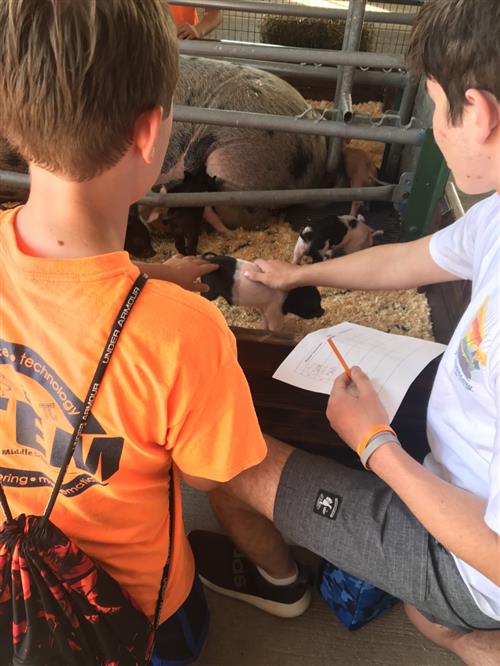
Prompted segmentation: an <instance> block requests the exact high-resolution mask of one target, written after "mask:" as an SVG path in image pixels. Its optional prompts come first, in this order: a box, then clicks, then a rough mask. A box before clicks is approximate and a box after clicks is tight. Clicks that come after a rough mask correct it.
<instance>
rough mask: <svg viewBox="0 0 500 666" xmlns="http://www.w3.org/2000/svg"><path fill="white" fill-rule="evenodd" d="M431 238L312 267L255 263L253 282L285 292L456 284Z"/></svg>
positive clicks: (268, 262)
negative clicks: (437, 257) (439, 261)
mask: <svg viewBox="0 0 500 666" xmlns="http://www.w3.org/2000/svg"><path fill="white" fill-rule="evenodd" d="M430 239H431V236H426V237H424V238H419V239H418V240H416V241H411V242H409V243H391V244H387V245H378V246H377V247H371V248H369V249H367V250H363V251H361V252H354V253H353V254H349V255H346V256H344V257H338V258H336V259H330V260H328V261H321V262H318V263H315V264H304V265H302V266H295V265H292V264H288V263H286V262H284V261H273V260H272V261H266V260H264V259H257V260H256V262H255V263H256V264H257V265H258V266H259V268H260V269H261V271H262V273H257V274H254V275H253V276H252V279H253V280H255V281H256V282H262V283H263V284H265V285H267V286H269V287H272V288H274V289H282V290H284V291H288V290H290V289H293V288H294V287H301V286H309V285H311V286H317V287H336V288H338V289H366V290H374V289H408V288H410V287H420V286H422V285H425V284H434V283H436V282H448V281H451V280H457V279H458V278H457V276H456V275H453V274H451V273H448V272H447V271H445V270H444V269H443V268H441V267H440V266H438V264H436V262H435V261H434V260H433V259H432V256H431V253H430V250H429V243H430Z"/></svg>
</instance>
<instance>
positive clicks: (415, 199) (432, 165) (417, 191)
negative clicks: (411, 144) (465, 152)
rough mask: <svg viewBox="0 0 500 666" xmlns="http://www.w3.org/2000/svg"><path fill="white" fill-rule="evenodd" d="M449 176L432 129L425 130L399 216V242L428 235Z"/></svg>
mask: <svg viewBox="0 0 500 666" xmlns="http://www.w3.org/2000/svg"><path fill="white" fill-rule="evenodd" d="M449 174H450V170H449V169H448V167H447V165H446V162H445V160H444V157H443V155H442V153H441V151H440V150H439V148H438V146H437V144H436V141H435V140H434V135H433V133H432V130H431V129H428V130H427V131H426V136H425V141H424V143H423V145H422V151H421V153H420V159H419V160H418V165H417V170H416V173H415V179H414V181H413V187H412V189H411V194H410V196H409V198H408V203H407V206H406V210H405V212H404V213H403V217H402V224H401V240H403V241H409V240H415V239H416V238H420V237H421V236H425V235H426V234H428V233H429V231H430V229H431V224H432V217H433V215H434V210H435V208H436V204H437V202H438V201H439V199H440V198H441V197H442V196H443V194H444V189H445V187H446V183H447V181H448V176H449Z"/></svg>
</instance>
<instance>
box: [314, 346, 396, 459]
mask: <svg viewBox="0 0 500 666" xmlns="http://www.w3.org/2000/svg"><path fill="white" fill-rule="evenodd" d="M327 341H328V344H329V345H330V348H331V349H332V351H333V352H334V354H335V355H336V357H337V358H338V360H339V362H340V364H341V365H342V367H343V369H344V371H345V374H342V375H341V376H340V377H337V379H336V380H335V382H334V384H333V388H332V392H331V394H330V399H329V401H328V407H327V409H326V416H327V418H328V420H329V422H330V425H331V427H332V428H333V429H334V430H335V431H336V432H337V433H338V434H339V435H340V437H341V438H342V439H343V440H344V442H346V444H347V445H348V446H350V447H351V448H352V449H354V450H356V446H357V445H358V443H359V441H360V438H361V437H362V436H363V435H364V434H365V433H366V432H368V430H369V429H370V428H371V427H373V426H374V425H375V424H377V423H387V422H388V416H387V412H386V410H385V407H384V406H383V404H382V403H381V401H380V399H379V397H378V395H377V393H376V391H375V389H374V388H373V385H372V383H371V381H370V380H369V378H368V377H367V376H366V375H365V373H364V372H363V371H362V370H361V368H358V367H357V366H353V367H352V368H349V366H348V365H347V363H346V362H345V359H344V358H343V356H342V354H341V353H340V351H339V350H338V348H337V346H336V344H335V343H334V342H333V340H332V339H331V338H328V340H327Z"/></svg>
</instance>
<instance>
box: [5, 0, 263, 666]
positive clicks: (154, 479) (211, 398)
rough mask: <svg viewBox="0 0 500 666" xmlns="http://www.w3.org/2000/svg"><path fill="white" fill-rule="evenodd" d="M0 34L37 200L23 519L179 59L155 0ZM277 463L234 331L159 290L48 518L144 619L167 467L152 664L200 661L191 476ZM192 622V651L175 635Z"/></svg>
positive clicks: (11, 217) (16, 466)
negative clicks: (188, 501) (188, 522)
mask: <svg viewBox="0 0 500 666" xmlns="http://www.w3.org/2000/svg"><path fill="white" fill-rule="evenodd" d="M0 33H1V34H2V36H3V39H2V40H1V42H0V97H1V99H2V104H1V108H0V132H1V134H2V135H3V136H5V137H6V138H7V139H8V140H9V141H10V143H11V144H12V146H13V147H14V148H15V149H16V150H18V152H19V153H20V154H21V155H22V156H23V157H24V158H25V159H26V160H27V161H28V162H29V164H30V173H31V192H30V195H29V199H28V202H27V204H26V205H25V206H23V207H19V208H17V209H15V210H12V211H8V212H6V213H2V214H0V237H1V238H0V247H1V262H0V265H1V269H0V271H1V284H2V294H1V317H0V364H1V367H0V379H1V381H0V483H1V484H2V486H3V488H4V490H5V494H6V495H7V498H8V501H9V504H10V507H11V509H12V512H13V514H14V515H15V516H17V515H18V514H20V513H22V512H24V513H26V514H40V513H41V512H42V511H43V510H44V508H45V504H46V502H47V499H48V497H49V494H50V489H51V487H52V486H53V483H54V480H55V478H56V476H57V472H58V469H59V468H60V466H61V462H62V458H63V455H64V451H65V450H66V448H67V444H68V441H69V437H70V435H71V432H72V430H73V427H74V424H75V419H77V417H78V415H79V414H80V411H81V409H82V400H83V398H84V397H85V395H86V392H87V389H88V387H89V384H90V381H91V378H92V376H93V373H94V370H95V368H96V366H97V362H98V360H99V356H100V353H101V351H102V349H103V347H104V342H105V340H106V338H107V336H108V334H109V332H110V329H111V325H112V323H113V321H114V319H115V316H116V314H117V310H118V308H119V307H120V305H121V303H122V301H123V298H124V296H125V294H126V293H127V292H128V291H129V289H130V286H131V285H132V284H133V282H134V280H135V279H136V277H137V275H138V272H139V271H138V268H137V267H136V266H134V264H133V263H132V262H131V261H130V258H129V256H128V254H127V253H126V252H124V251H123V244H124V239H125V231H126V226H127V213H128V209H129V206H130V205H131V204H132V203H133V202H134V201H137V199H138V198H140V197H141V196H142V195H143V194H144V192H146V191H147V190H148V189H149V188H150V187H151V185H152V184H153V183H154V182H155V180H156V177H157V175H158V173H159V171H160V167H161V164H162V161H163V157H164V155H165V151H166V147H167V144H168V141H169V137H170V132H171V126H172V112H171V107H172V96H173V92H174V88H175V84H176V80H177V72H178V67H177V65H178V54H177V39H176V35H175V29H174V25H173V22H172V20H171V18H170V16H169V15H168V13H167V12H165V7H164V3H163V0H148V2H139V3H138V2H136V0H115V2H113V3H110V2H107V0H79V2H74V3H67V2H57V1H54V2H51V3H49V2H36V3H33V2H32V0H16V2H14V3H11V2H8V1H7V0H0ZM110 43H112V44H113V45H114V46H113V49H109V44H110ZM132 43H133V45H134V48H133V49H131V48H130V44H132ZM104 82H105V85H103V83H104ZM193 270H194V272H196V271H197V270H198V268H197V267H196V265H195V267H194V269H193V268H192V269H191V271H193ZM167 271H170V272H171V271H172V269H171V268H170V269H169V268H168V267H167V269H165V270H163V269H162V268H161V267H154V266H152V267H151V271H150V270H148V273H149V274H150V275H151V274H154V273H155V272H156V274H158V275H162V273H163V275H164V276H166V275H168V274H169V273H168V272H167ZM174 272H175V271H174ZM181 273H182V271H181ZM265 455H266V445H265V442H264V440H263V437H262V435H261V432H260V429H259V426H258V422H257V419H256V415H255V412H254V409H253V405H252V400H251V396H250V392H249V389H248V385H247V383H246V380H245V378H244V376H243V373H242V371H241V368H240V367H239V365H238V362H237V358H236V345H235V340H234V337H233V335H232V333H231V332H230V331H229V329H228V327H227V325H226V323H225V321H224V319H223V317H222V316H221V314H220V313H219V312H218V310H217V309H216V308H215V307H214V306H212V304H210V303H209V302H207V301H205V300H204V299H202V298H200V297H199V296H198V295H196V294H192V293H190V292H188V291H185V290H184V289H181V288H180V287H179V286H177V285H175V284H172V283H169V282H167V281H160V280H155V279H150V280H149V281H148V282H147V284H146V285H145V287H144V289H143V292H142V294H141V295H140V297H139V299H138V302H137V304H136V306H135V308H134V310H133V312H132V313H131V315H130V318H129V320H128V321H127V324H126V327H125V330H124V333H123V335H122V336H121V337H120V340H119V341H118V343H117V346H116V350H115V352H114V354H113V357H112V359H111V362H110V366H109V370H108V372H107V374H106V376H105V378H104V381H103V385H102V389H101V390H100V391H99V393H98V395H97V397H96V400H95V403H94V405H93V407H92V412H91V416H90V419H89V422H88V424H87V427H86V430H85V432H84V434H83V437H82V439H81V441H80V443H79V444H78V446H77V448H76V449H75V452H74V454H73V458H72V460H71V463H70V465H69V468H68V471H67V473H66V476H65V479H64V483H63V485H62V488H61V491H60V493H59V496H58V499H57V501H56V504H55V507H54V511H53V513H52V516H51V520H52V521H53V522H54V523H55V525H56V526H57V527H59V528H60V529H61V530H62V531H63V532H65V533H66V534H67V535H68V536H69V537H70V538H71V539H73V540H74V541H75V543H76V544H77V545H78V546H79V547H80V548H81V549H82V550H83V551H84V552H86V553H87V554H88V555H89V556H90V557H91V558H93V559H94V560H95V561H96V562H98V563H99V564H100V565H101V566H102V567H103V568H104V569H105V570H106V571H107V572H108V573H110V574H111V575H112V576H113V577H114V578H115V579H116V580H117V581H118V583H119V584H120V585H121V586H122V587H123V588H125V590H127V591H128V592H129V593H130V595H131V597H132V598H133V600H134V601H135V602H136V603H137V604H138V606H139V607H140V608H141V610H142V611H143V612H144V613H145V614H146V615H147V616H148V618H149V619H152V616H153V614H154V609H155V604H156V601H157V598H158V593H159V585H160V579H161V574H162V570H163V567H164V564H165V558H166V554H167V552H168V546H169V544H168V541H169V522H170V520H171V519H172V516H171V513H170V509H169V506H168V504H169V501H168V498H169V492H168V476H169V469H170V467H171V466H172V465H173V471H174V475H173V478H174V492H175V512H174V513H175V515H174V516H173V518H174V526H175V527H174V536H173V544H172V555H171V566H170V575H169V580H168V585H167V589H166V594H165V603H164V606H163V610H162V615H161V618H160V619H161V622H162V624H161V625H160V627H159V630H158V632H157V635H156V642H155V653H154V657H153V663H154V664H155V666H168V665H169V664H171V663H172V662H175V663H176V664H178V663H179V664H182V663H191V661H193V659H196V658H197V654H198V652H199V650H200V649H201V646H202V645H203V642H204V640H205V636H206V606H204V601H203V593H202V592H201V589H200V585H199V582H198V578H197V576H195V571H194V564H193V556H192V552H191V549H190V547H189V544H188V542H187V539H186V536H185V533H184V529H183V524H182V510H181V497H180V489H179V483H180V478H181V477H183V478H184V479H185V480H186V481H187V482H188V483H190V484H191V485H192V486H194V487H195V488H198V489H208V488H212V487H214V486H215V485H217V484H220V483H224V482H226V481H228V480H229V479H231V478H232V477H234V476H235V475H237V474H239V473H240V472H242V471H243V470H245V469H247V468H249V467H252V466H254V465H256V464H257V463H259V462H261V461H262V460H263V458H264V457H265ZM193 617H197V620H196V622H194V624H193V623H192V622H191V627H190V629H189V632H188V634H189V635H184V634H182V632H181V633H179V627H182V626H184V627H185V626H186V621H187V620H188V621H190V620H192V619H193ZM172 644H175V646H176V648H175V654H172V653H171V652H170V648H169V647H168V646H171V645H172Z"/></svg>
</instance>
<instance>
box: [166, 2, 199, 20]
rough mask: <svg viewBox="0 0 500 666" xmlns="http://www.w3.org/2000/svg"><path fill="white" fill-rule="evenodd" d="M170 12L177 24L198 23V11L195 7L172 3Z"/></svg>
mask: <svg viewBox="0 0 500 666" xmlns="http://www.w3.org/2000/svg"><path fill="white" fill-rule="evenodd" d="M169 8H170V13H171V14H172V18H173V19H174V21H175V25H180V24H181V23H189V24H190V25H198V22H199V19H198V12H197V11H196V8H195V7H182V6H180V5H170V4H169Z"/></svg>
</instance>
